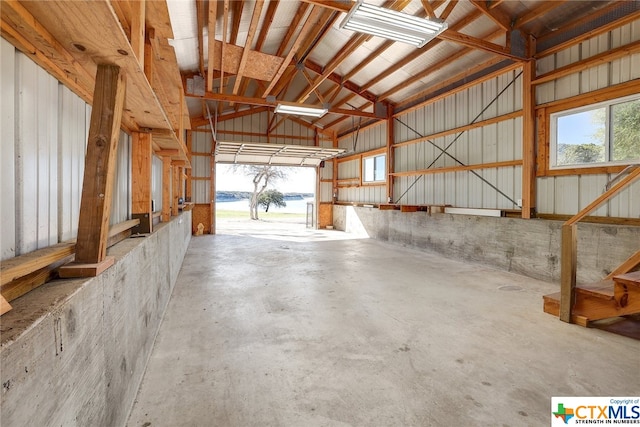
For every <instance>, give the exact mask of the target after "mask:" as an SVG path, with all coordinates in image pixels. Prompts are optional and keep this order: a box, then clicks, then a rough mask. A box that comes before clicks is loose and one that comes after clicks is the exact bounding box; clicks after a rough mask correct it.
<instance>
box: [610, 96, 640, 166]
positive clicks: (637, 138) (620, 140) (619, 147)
mask: <svg viewBox="0 0 640 427" xmlns="http://www.w3.org/2000/svg"><path fill="white" fill-rule="evenodd" d="M612 110H613V111H612V116H613V153H612V156H611V159H612V160H638V159H640V100H635V101H631V102H625V103H622V104H617V105H614V106H613V107H612Z"/></svg>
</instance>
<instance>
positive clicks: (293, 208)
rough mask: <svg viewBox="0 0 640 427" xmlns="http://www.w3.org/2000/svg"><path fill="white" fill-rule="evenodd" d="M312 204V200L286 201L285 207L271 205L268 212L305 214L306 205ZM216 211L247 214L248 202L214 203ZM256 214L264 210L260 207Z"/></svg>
mask: <svg viewBox="0 0 640 427" xmlns="http://www.w3.org/2000/svg"><path fill="white" fill-rule="evenodd" d="M308 202H311V203H313V199H299V200H286V203H287V206H286V207H284V208H279V207H277V206H274V205H271V207H270V208H269V212H282V213H306V212H307V203H308ZM216 209H217V210H220V211H247V212H249V200H239V201H233V202H216ZM258 212H264V208H263V207H260V208H259V210H258Z"/></svg>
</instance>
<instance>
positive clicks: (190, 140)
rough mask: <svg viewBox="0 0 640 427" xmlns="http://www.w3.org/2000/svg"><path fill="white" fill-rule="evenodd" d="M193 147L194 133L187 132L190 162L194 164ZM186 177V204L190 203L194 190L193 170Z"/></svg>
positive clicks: (188, 170) (187, 172)
mask: <svg viewBox="0 0 640 427" xmlns="http://www.w3.org/2000/svg"><path fill="white" fill-rule="evenodd" d="M192 145H193V132H191V131H190V130H188V131H187V156H189V162H191V163H192V162H193V156H192V155H191V148H192ZM192 164H193V163H192ZM186 175H187V184H186V189H185V194H184V200H185V202H190V201H191V197H192V192H193V189H192V188H191V187H192V181H191V176H192V169H191V168H189V169H187V171H186Z"/></svg>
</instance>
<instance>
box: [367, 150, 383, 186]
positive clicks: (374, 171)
mask: <svg viewBox="0 0 640 427" xmlns="http://www.w3.org/2000/svg"><path fill="white" fill-rule="evenodd" d="M379 157H383V158H384V161H383V165H384V172H383V174H382V175H383V176H382V179H376V164H377V162H376V159H377V158H379ZM368 159H372V160H373V180H371V181H368V180H366V179H365V177H366V175H367V167H366V162H367V160H368ZM361 165H362V174H361V178H362V184H363V185H373V184H381V183H385V182H387V153H386V152H385V153H376V154H371V155H363V156H362V160H361Z"/></svg>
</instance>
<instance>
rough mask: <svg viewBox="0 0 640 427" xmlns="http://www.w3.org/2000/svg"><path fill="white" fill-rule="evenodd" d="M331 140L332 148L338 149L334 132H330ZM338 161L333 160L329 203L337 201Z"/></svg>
mask: <svg viewBox="0 0 640 427" xmlns="http://www.w3.org/2000/svg"><path fill="white" fill-rule="evenodd" d="M331 139H332V140H333V148H338V136H337V135H336V131H332V133H331ZM338 165H339V163H338V159H333V176H332V177H331V180H332V182H331V201H332V202H333V203H335V202H337V201H338Z"/></svg>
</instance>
